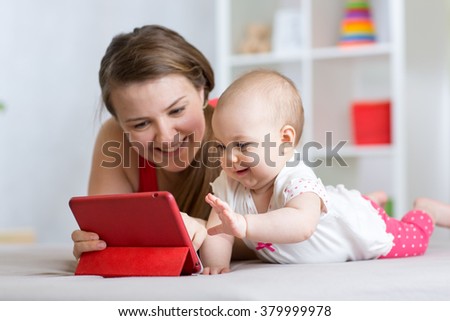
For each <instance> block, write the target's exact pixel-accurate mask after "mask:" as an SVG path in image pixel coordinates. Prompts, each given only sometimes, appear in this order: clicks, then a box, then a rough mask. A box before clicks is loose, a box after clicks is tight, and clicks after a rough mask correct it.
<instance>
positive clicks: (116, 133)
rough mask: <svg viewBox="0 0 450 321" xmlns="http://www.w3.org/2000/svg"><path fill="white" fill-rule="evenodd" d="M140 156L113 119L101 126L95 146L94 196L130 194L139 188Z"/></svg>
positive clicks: (90, 188)
mask: <svg viewBox="0 0 450 321" xmlns="http://www.w3.org/2000/svg"><path fill="white" fill-rule="evenodd" d="M137 162H138V156H137V153H136V152H135V151H134V150H133V149H132V148H131V146H130V144H129V142H128V140H127V139H126V136H125V135H124V132H123V130H122V128H121V127H120V125H119V123H118V122H117V121H116V120H115V119H114V118H110V119H108V120H106V121H105V122H104V123H103V125H102V126H101V128H100V130H99V132H98V135H97V140H96V143H95V146H94V151H93V159H92V167H91V175H90V180H89V193H90V194H104V193H128V192H133V191H135V190H136V189H137V185H138V182H139V178H138V164H137Z"/></svg>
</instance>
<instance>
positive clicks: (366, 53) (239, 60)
mask: <svg viewBox="0 0 450 321" xmlns="http://www.w3.org/2000/svg"><path fill="white" fill-rule="evenodd" d="M389 54H391V46H390V44H388V43H379V44H374V45H364V46H359V47H348V48H347V47H337V46H336V47H323V48H315V49H312V50H311V51H308V50H296V51H290V52H285V53H281V52H268V53H260V54H235V55H232V56H231V57H230V65H231V66H233V67H243V66H245V67H247V66H258V65H271V64H281V63H301V62H302V61H303V60H304V59H306V58H308V57H310V58H311V59H313V60H326V59H345V58H358V57H361V58H363V57H375V56H385V55H389Z"/></svg>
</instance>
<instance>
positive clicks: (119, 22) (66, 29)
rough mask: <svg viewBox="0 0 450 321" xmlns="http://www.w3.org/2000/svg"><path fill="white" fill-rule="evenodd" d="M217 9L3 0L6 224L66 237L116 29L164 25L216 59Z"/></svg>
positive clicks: (198, 2)
mask: <svg viewBox="0 0 450 321" xmlns="http://www.w3.org/2000/svg"><path fill="white" fill-rule="evenodd" d="M174 8H176V10H174ZM212 12H214V10H213V2H212V1H209V0H189V1H185V0H95V1H92V0H39V1H35V0H0V101H2V102H3V103H4V104H5V105H6V110H5V111H3V112H0V231H1V230H2V229H10V228H22V227H34V228H35V230H36V232H37V236H38V240H39V241H41V242H70V233H71V231H72V230H74V229H75V228H76V223H75V221H74V220H73V218H72V215H71V213H70V210H69V209H68V206H67V202H68V200H69V198H70V197H71V196H73V195H81V194H85V193H86V185H87V179H88V175H89V163H90V157H91V149H92V145H93V140H94V138H95V135H96V130H97V128H98V125H99V122H100V121H99V119H98V118H97V117H96V111H97V110H98V109H99V108H98V106H99V97H100V91H99V86H98V82H97V72H98V67H99V64H100V59H101V57H102V55H103V53H104V51H105V49H106V46H107V45H108V43H109V41H110V40H111V38H112V36H114V35H115V34H117V33H120V32H127V31H131V30H132V28H134V27H137V26H141V25H144V24H154V23H156V24H162V25H165V26H168V27H170V28H173V29H174V30H176V31H178V32H180V33H181V34H182V35H183V36H184V37H185V38H186V39H188V40H189V41H190V42H192V43H193V44H194V45H195V46H197V47H198V48H199V49H200V50H202V52H203V53H204V54H205V55H206V56H207V57H208V58H209V59H210V60H211V61H212V62H213V56H214V47H213V44H214V38H213V35H214V29H213V26H214V24H213V18H212V16H211V13H212Z"/></svg>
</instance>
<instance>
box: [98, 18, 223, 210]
mask: <svg viewBox="0 0 450 321" xmlns="http://www.w3.org/2000/svg"><path fill="white" fill-rule="evenodd" d="M171 74H178V75H182V76H185V77H186V78H187V79H188V80H189V81H190V82H191V83H192V85H193V86H194V87H195V88H196V89H201V88H203V90H204V101H205V103H206V102H207V101H208V97H209V93H210V92H211V90H212V89H213V88H214V72H213V70H212V68H211V65H210V63H209V61H208V60H207V59H206V58H205V56H204V55H203V54H202V53H201V52H200V51H199V50H198V49H196V48H195V47H194V46H192V45H191V44H190V43H189V42H187V41H186V40H185V39H184V38H183V37H182V36H181V35H179V34H178V33H176V32H175V31H173V30H170V29H168V28H165V27H162V26H158V25H148V26H143V27H141V28H136V29H134V30H133V31H132V32H130V33H125V34H120V35H117V36H116V37H114V38H113V40H112V41H111V43H110V45H109V46H108V48H107V50H106V53H105V55H104V57H103V59H102V61H101V66H100V71H99V81H100V87H101V91H102V98H103V102H104V104H105V106H106V108H107V110H108V111H109V112H110V113H111V114H112V115H113V116H114V117H116V113H115V109H114V106H113V104H112V101H111V91H112V90H113V89H114V87H118V86H124V85H128V84H130V83H136V82H141V81H146V80H152V79H159V78H161V77H164V76H167V75H171ZM204 110H205V120H206V127H207V128H206V132H205V137H204V138H203V145H204V144H205V142H210V141H212V130H211V116H212V108H211V107H210V106H208V107H207V108H205V109H204ZM206 154H208V153H205V152H204V149H203V148H202V149H200V152H199V153H197V155H196V156H195V159H194V160H193V164H191V166H189V167H187V168H186V170H184V171H183V172H182V173H180V174H181V175H180V182H179V184H177V188H176V189H174V190H172V191H171V193H172V194H173V195H174V197H175V199H176V200H177V203H178V206H179V207H180V210H181V211H183V212H186V213H188V214H189V215H191V216H193V217H198V218H203V219H206V218H207V217H208V215H209V211H210V208H209V206H208V205H207V204H206V202H205V201H204V197H205V196H206V194H207V193H208V192H209V191H210V185H209V183H210V182H212V181H213V180H214V179H215V178H216V177H217V176H218V174H219V172H220V167H217V166H211V165H212V164H211V163H210V162H209V159H208V158H209V157H208V155H206Z"/></svg>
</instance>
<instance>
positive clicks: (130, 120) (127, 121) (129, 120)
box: [125, 96, 186, 123]
mask: <svg viewBox="0 0 450 321" xmlns="http://www.w3.org/2000/svg"><path fill="white" fill-rule="evenodd" d="M184 98H186V96H181V97H180V98H178V99H176V100H175V101H174V102H172V103H171V104H170V105H169V106H167V107H166V108H165V109H164V111H167V110H169V109H170V108H172V107H173V106H175V105H176V104H178V103H179V102H180V100H182V99H184ZM147 119H148V117H136V118H129V119H127V120H126V121H125V123H130V122H135V121H140V120H147Z"/></svg>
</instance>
